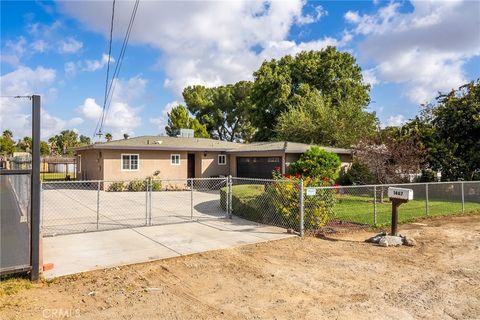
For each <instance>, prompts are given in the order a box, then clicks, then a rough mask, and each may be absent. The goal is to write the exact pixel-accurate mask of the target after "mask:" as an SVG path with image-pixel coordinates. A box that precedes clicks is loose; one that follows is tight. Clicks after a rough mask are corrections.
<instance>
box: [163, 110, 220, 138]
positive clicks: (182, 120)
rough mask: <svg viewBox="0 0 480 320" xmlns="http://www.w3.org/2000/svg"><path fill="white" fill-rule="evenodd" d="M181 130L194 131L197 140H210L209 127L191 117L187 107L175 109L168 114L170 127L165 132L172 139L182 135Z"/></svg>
mask: <svg viewBox="0 0 480 320" xmlns="http://www.w3.org/2000/svg"><path fill="white" fill-rule="evenodd" d="M180 129H192V130H193V132H194V135H195V137H196V138H210V135H209V134H208V132H207V127H206V126H205V125H204V124H201V123H200V122H199V121H198V119H195V118H192V117H190V114H189V112H188V110H187V108H186V107H185V106H182V105H179V106H176V107H173V108H172V110H171V111H170V112H169V113H168V125H167V126H166V127H165V132H166V133H167V135H169V136H171V137H175V136H177V135H178V134H179V133H180Z"/></svg>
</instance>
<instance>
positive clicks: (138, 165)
mask: <svg viewBox="0 0 480 320" xmlns="http://www.w3.org/2000/svg"><path fill="white" fill-rule="evenodd" d="M123 156H129V157H130V168H131V167H132V158H131V157H132V156H137V169H124V168H123ZM120 170H121V171H138V170H140V155H139V154H138V153H122V154H121V155H120Z"/></svg>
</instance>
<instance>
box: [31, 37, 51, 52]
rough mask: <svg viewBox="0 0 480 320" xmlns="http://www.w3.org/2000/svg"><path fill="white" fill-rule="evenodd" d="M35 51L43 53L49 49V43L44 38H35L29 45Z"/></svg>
mask: <svg viewBox="0 0 480 320" xmlns="http://www.w3.org/2000/svg"><path fill="white" fill-rule="evenodd" d="M30 46H31V47H32V49H33V50H34V51H35V52H40V53H43V52H45V51H47V50H48V49H49V44H48V43H47V42H46V41H45V40H35V41H34V42H32V44H31V45H30Z"/></svg>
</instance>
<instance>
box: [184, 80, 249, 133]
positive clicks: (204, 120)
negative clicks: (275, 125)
mask: <svg viewBox="0 0 480 320" xmlns="http://www.w3.org/2000/svg"><path fill="white" fill-rule="evenodd" d="M251 90H252V83H251V82H249V81H240V82H237V83H235V84H229V85H226V86H220V87H213V88H207V87H204V86H192V87H187V88H185V89H184V90H183V98H184V100H185V103H186V104H187V108H188V110H189V111H190V112H191V113H192V114H193V115H194V116H195V118H196V119H198V121H200V123H201V124H205V125H206V127H207V131H208V132H209V133H210V135H211V136H212V137H213V138H216V139H220V140H226V141H250V140H251V139H252V136H253V133H254V131H255V129H254V127H253V126H252V125H251V123H250V113H251V110H252V102H251V99H250V95H251Z"/></svg>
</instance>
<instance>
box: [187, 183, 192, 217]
mask: <svg viewBox="0 0 480 320" xmlns="http://www.w3.org/2000/svg"><path fill="white" fill-rule="evenodd" d="M188 180H190V220H193V178H190V179H188Z"/></svg>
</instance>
